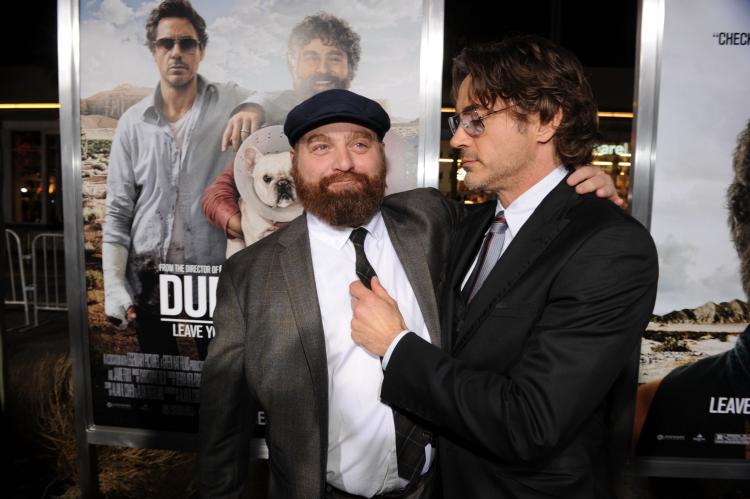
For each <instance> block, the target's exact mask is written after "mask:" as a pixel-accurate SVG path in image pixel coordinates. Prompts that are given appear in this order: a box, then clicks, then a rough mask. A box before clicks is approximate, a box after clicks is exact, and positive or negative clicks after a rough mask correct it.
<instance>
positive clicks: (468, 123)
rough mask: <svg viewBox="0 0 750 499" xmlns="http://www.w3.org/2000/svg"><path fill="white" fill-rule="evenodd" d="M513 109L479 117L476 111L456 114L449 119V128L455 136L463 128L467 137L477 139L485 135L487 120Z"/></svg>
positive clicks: (507, 107)
mask: <svg viewBox="0 0 750 499" xmlns="http://www.w3.org/2000/svg"><path fill="white" fill-rule="evenodd" d="M512 107H513V106H512V105H510V106H506V107H504V108H502V109H497V110H495V111H491V112H489V113H487V114H484V115H482V116H479V113H478V112H477V111H476V109H470V110H466V111H462V112H460V113H456V114H454V115H453V116H449V117H448V126H449V127H450V129H451V133H452V134H453V135H455V134H456V132H457V131H458V128H459V127H461V128H463V129H464V132H466V135H468V136H469V137H474V138H476V137H479V136H480V135H482V134H483V133H484V128H485V127H484V120H485V118H487V117H489V116H492V115H493V114H497V113H500V112H502V111H507V110H508V109H510V108H512Z"/></svg>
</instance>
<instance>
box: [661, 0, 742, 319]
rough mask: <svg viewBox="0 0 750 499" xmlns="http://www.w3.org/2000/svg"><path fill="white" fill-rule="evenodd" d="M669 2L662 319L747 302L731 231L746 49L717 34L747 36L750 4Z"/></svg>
mask: <svg viewBox="0 0 750 499" xmlns="http://www.w3.org/2000/svg"><path fill="white" fill-rule="evenodd" d="M677 3H678V2H676V1H675V2H669V3H668V8H667V17H666V22H665V28H664V39H663V42H662V53H661V80H660V84H659V85H660V86H659V96H658V104H659V113H658V114H659V118H658V119H659V121H658V127H657V128H658V131H657V147H656V163H655V171H654V190H653V208H652V218H651V232H652V234H653V236H654V239H655V241H656V243H657V247H658V251H659V257H660V264H661V268H660V272H659V276H660V277H659V280H660V283H659V295H658V296H657V302H656V313H658V314H663V313H666V312H670V311H672V310H675V309H682V308H693V307H696V306H698V305H702V304H703V303H706V302H708V301H713V302H719V301H727V300H732V299H737V298H739V299H743V298H744V297H745V295H744V293H743V291H742V288H741V284H740V279H739V272H740V271H739V261H738V258H737V254H736V252H735V250H734V248H733V246H732V243H731V237H730V233H729V228H728V224H727V205H726V191H727V187H728V186H729V184H730V182H731V181H732V176H733V172H732V154H733V152H734V148H735V145H736V140H737V136H738V134H739V133H740V131H741V130H742V129H743V128H744V127H745V124H746V123H747V120H748V118H750V101H749V100H748V99H747V89H746V88H747V81H748V79H750V64H748V61H750V59H748V58H747V54H746V52H747V51H746V50H737V49H741V48H746V47H726V46H720V45H719V44H718V43H716V41H715V40H714V38H713V37H712V33H714V32H716V31H743V30H744V29H745V27H746V26H748V23H749V22H750V8H748V4H747V2H739V1H736V2H734V3H732V2H723V3H722V8H713V7H712V6H709V5H707V4H706V3H705V2H702V1H700V0H681V1H680V2H679V8H675V9H673V8H672V7H674V6H675V5H677Z"/></svg>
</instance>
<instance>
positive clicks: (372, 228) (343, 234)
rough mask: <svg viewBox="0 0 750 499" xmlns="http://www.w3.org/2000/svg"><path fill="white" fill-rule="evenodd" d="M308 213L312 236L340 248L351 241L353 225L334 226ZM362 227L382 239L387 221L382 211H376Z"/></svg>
mask: <svg viewBox="0 0 750 499" xmlns="http://www.w3.org/2000/svg"><path fill="white" fill-rule="evenodd" d="M306 215H307V230H308V231H309V232H310V235H311V236H314V237H315V238H317V239H318V240H320V241H323V242H324V243H326V244H328V245H329V246H332V247H334V248H336V249H339V250H340V249H342V248H343V247H344V246H345V245H346V243H347V241H349V235H350V234H351V233H352V230H353V228H352V227H334V226H333V225H330V224H328V223H326V222H324V221H323V220H321V219H320V218H318V217H316V216H315V215H313V214H312V213H310V212H306ZM362 227H364V228H365V229H367V233H368V234H369V235H370V236H371V237H373V238H375V240H376V241H379V240H381V239H382V238H383V236H384V235H385V231H386V229H385V223H384V222H383V216H382V215H381V214H380V211H378V212H377V213H375V215H373V217H372V218H371V219H370V221H369V222H367V223H366V224H364V225H362Z"/></svg>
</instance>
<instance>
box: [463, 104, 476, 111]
mask: <svg viewBox="0 0 750 499" xmlns="http://www.w3.org/2000/svg"><path fill="white" fill-rule="evenodd" d="M478 108H479V106H477V105H476V104H469V105H468V106H464V108H463V109H461V112H462V113H470V112H472V111H476V110H477V109H478Z"/></svg>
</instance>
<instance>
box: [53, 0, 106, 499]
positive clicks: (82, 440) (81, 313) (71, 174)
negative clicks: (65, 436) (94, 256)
mask: <svg viewBox="0 0 750 499" xmlns="http://www.w3.org/2000/svg"><path fill="white" fill-rule="evenodd" d="M78 9H79V3H78V0H58V3H57V51H58V64H59V86H60V152H61V162H60V165H61V168H62V176H63V185H64V186H65V190H64V192H63V193H62V194H63V203H64V207H65V209H64V214H65V216H64V220H63V228H64V234H65V240H66V245H65V278H66V283H67V289H68V290H70V293H69V294H68V321H69V327H70V357H71V362H72V372H73V383H74V387H75V401H74V406H75V431H76V443H77V447H78V464H79V468H80V477H81V497H82V498H83V499H93V498H96V497H99V496H100V493H99V487H98V474H97V463H96V448H95V447H94V446H93V445H91V444H90V443H89V442H88V431H87V430H88V428H89V426H91V425H92V424H93V421H92V416H91V415H92V409H91V397H90V395H91V386H90V380H91V378H90V376H89V363H88V331H87V327H86V325H87V324H86V321H85V318H86V280H85V277H84V269H85V267H84V251H83V213H82V211H83V210H82V202H81V201H82V199H83V197H82V192H81V191H82V185H81V134H80V121H81V120H80V107H79V97H80V95H79V94H80V90H79V83H80V82H79V73H78V68H79V54H80V52H79V13H78ZM75 290H77V291H78V293H76V292H75Z"/></svg>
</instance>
